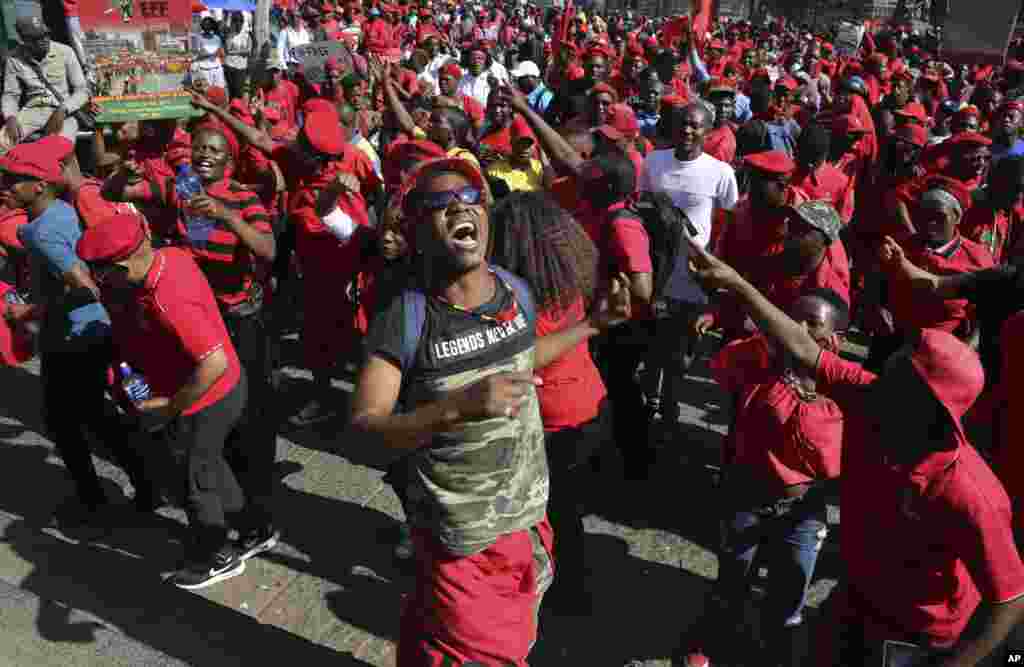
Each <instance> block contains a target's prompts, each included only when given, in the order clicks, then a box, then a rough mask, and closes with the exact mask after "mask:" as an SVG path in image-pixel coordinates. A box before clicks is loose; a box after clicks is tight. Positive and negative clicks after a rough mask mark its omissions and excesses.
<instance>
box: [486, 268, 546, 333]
mask: <svg viewBox="0 0 1024 667" xmlns="http://www.w3.org/2000/svg"><path fill="white" fill-rule="evenodd" d="M491 269H493V270H494V273H495V275H496V276H498V277H499V278H501V279H502V280H504V281H505V282H506V283H508V285H510V286H511V287H512V292H513V296H514V297H515V299H516V301H518V302H519V305H520V307H522V309H523V310H524V311H526V314H527V317H528V319H529V320H530V321H531V322H533V321H535V320H536V319H537V318H536V312H537V307H536V305H534V301H533V290H532V289H530V286H529V284H527V282H526V281H525V280H523V279H522V278H520V277H519V276H517V275H515V274H514V273H512V272H510V271H508V270H506V269H503V268H501V267H500V266H491Z"/></svg>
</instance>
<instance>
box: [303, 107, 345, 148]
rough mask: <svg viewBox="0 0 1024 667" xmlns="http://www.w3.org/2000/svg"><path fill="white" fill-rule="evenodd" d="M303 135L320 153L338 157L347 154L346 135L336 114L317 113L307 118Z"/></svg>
mask: <svg viewBox="0 0 1024 667" xmlns="http://www.w3.org/2000/svg"><path fill="white" fill-rule="evenodd" d="M302 134H303V135H304V136H305V137H306V141H307V142H309V145H310V146H312V147H313V149H314V150H316V151H319V152H320V153H324V154H326V155H333V156H338V155H341V154H342V153H344V152H345V133H344V132H343V131H342V129H341V121H340V120H339V119H338V114H337V113H336V112H335V113H329V112H326V111H317V112H315V113H311V114H310V115H308V116H306V123H305V125H303V126H302Z"/></svg>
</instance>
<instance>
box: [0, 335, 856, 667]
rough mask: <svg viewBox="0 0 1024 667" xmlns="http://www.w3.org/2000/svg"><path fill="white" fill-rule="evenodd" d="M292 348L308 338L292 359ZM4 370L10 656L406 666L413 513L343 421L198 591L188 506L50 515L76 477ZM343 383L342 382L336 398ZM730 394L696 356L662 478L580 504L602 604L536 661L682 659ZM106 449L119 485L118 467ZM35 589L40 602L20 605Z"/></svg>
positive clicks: (26, 395)
mask: <svg viewBox="0 0 1024 667" xmlns="http://www.w3.org/2000/svg"><path fill="white" fill-rule="evenodd" d="M292 348H294V341H292V342H290V343H289V345H288V347H287V348H286V351H285V352H286V355H288V354H291V352H292ZM0 373H2V375H3V377H4V379H3V382H4V383H5V386H6V388H7V391H6V392H5V400H4V402H3V403H4V404H3V405H2V406H0V460H2V461H3V468H2V469H3V470H4V483H3V484H2V485H0V531H2V535H3V539H2V540H0V584H3V583H6V584H8V585H9V587H12V588H10V590H11V591H14V592H17V595H16V594H14V593H13V592H12V593H11V594H10V595H6V596H5V595H4V593H3V590H4V589H0V628H3V629H2V630H0V632H3V633H4V634H3V635H2V636H4V637H5V639H7V640H9V641H0V645H3V644H7V645H8V647H9V648H8V649H7V651H8V652H7V653H6V654H5V653H4V652H3V651H0V664H11V665H29V664H31V665H42V664H65V665H66V664H74V665H103V666H104V667H106V666H107V665H113V664H126V665H129V664H132V665H140V664H142V665H157V664H161V665H162V664H192V665H218V666H220V665H233V664H242V663H243V662H246V663H250V664H251V661H252V660H254V659H259V658H261V657H266V656H268V655H275V657H277V656H281V655H288V656H289V657H292V656H294V657H295V662H296V664H304V665H319V664H325V665H326V664H332V665H337V664H342V665H346V664H351V665H375V666H380V667H383V666H387V665H392V664H393V663H394V645H393V639H394V637H395V636H396V632H397V628H398V608H399V604H400V603H401V600H402V597H403V594H404V591H405V590H406V589H407V587H408V585H409V581H410V580H409V578H408V574H407V572H406V571H405V570H404V568H403V566H402V565H400V564H398V563H396V562H395V561H394V560H393V558H392V557H391V542H392V539H393V536H394V532H395V530H396V526H397V521H398V520H399V519H400V518H401V511H400V509H399V504H398V500H397V498H396V497H395V495H394V493H393V492H392V491H391V489H390V488H389V487H388V486H386V485H385V484H384V483H383V482H382V481H381V477H382V471H381V470H380V468H379V466H380V465H381V463H382V460H374V459H375V458H376V457H374V456H373V455H372V454H373V453H372V452H367V451H363V450H362V449H361V448H360V447H358V445H357V444H356V443H354V442H353V441H352V439H351V438H346V437H345V435H344V433H343V431H341V430H340V427H339V425H338V424H334V425H329V426H327V427H324V428H322V429H319V430H313V429H310V430H304V431H298V432H292V433H286V434H283V435H281V437H279V439H278V458H279V461H280V463H279V472H280V476H281V480H282V486H281V492H280V497H279V511H280V516H281V524H282V529H283V532H284V539H283V544H282V545H281V546H280V547H279V548H278V549H277V550H276V551H275V552H273V553H272V554H269V555H268V556H267V557H265V558H261V559H254V560H253V561H250V564H249V567H248V569H247V571H246V573H245V574H244V575H243V576H240V577H237V578H235V579H232V580H230V581H228V582H226V583H224V584H222V585H220V586H218V587H214V588H213V589H210V590H208V591H204V592H203V593H202V595H196V594H192V593H187V592H183V591H179V590H177V589H174V588H173V587H170V586H168V585H166V584H163V583H162V582H161V580H160V574H161V572H166V571H169V570H171V569H172V568H173V566H174V563H175V561H176V559H177V558H178V556H179V553H180V538H181V522H182V519H183V517H182V515H181V513H180V512H178V511H170V510H167V511H163V512H161V515H160V516H154V517H151V518H140V517H137V516H133V515H132V514H131V513H130V512H129V511H128V510H127V508H125V511H124V512H123V514H124V527H123V529H121V530H119V531H117V533H116V534H115V535H113V536H111V537H110V538H107V539H105V540H103V541H100V542H99V543H95V544H83V543H78V542H77V541H76V540H75V539H74V536H67V535H62V534H60V533H59V532H57V531H56V530H55V529H53V528H48V527H47V521H48V518H49V516H50V515H51V513H52V511H53V509H54V508H55V507H56V506H57V504H58V502H59V500H60V499H61V498H63V497H64V496H65V495H66V494H68V493H69V492H70V484H69V482H68V480H67V477H66V475H65V471H64V470H63V468H62V466H61V464H60V461H59V459H57V458H56V457H55V456H54V454H53V452H52V449H51V445H50V443H49V441H48V440H47V439H46V437H45V436H44V435H43V434H42V427H41V424H40V419H39V415H38V405H39V387H38V378H37V377H36V375H35V373H36V369H35V367H34V366H33V365H31V364H30V365H29V366H28V367H27V368H25V369H0ZM308 382H309V377H308V375H306V374H305V373H303V372H302V371H300V370H298V369H296V368H288V369H287V377H286V382H285V384H284V385H283V388H282V400H281V404H280V405H279V406H277V407H279V408H280V409H281V410H282V411H287V409H288V404H290V403H295V402H298V401H300V400H301V398H302V394H303V392H304V390H305V389H306V387H307V386H308ZM345 389H346V385H345V384H343V383H342V382H338V383H336V387H335V390H336V392H337V398H338V401H339V403H340V402H344V401H345V399H346V396H347V394H346V391H345ZM722 401H723V397H722V395H721V394H720V392H719V391H718V388H717V387H716V385H714V383H713V382H711V381H710V380H708V379H707V377H706V372H705V369H704V367H703V366H702V365H700V364H698V365H697V367H696V368H695V370H694V374H693V375H692V376H691V377H690V378H689V383H688V387H687V403H686V406H685V407H686V410H685V418H684V421H683V423H681V424H680V425H679V428H678V429H676V430H673V431H672V432H670V433H669V434H668V436H667V437H666V438H665V441H664V442H663V443H662V444H661V446H660V449H659V464H658V466H657V468H656V471H657V472H656V473H655V477H654V478H653V479H652V480H651V481H650V482H649V483H647V484H625V483H623V482H621V481H619V475H618V471H617V469H616V466H615V465H614V464H612V465H606V466H604V467H603V469H602V472H601V473H594V479H593V483H592V484H591V486H590V490H591V492H592V493H591V496H590V497H588V498H583V499H581V500H582V501H583V502H584V503H585V505H586V507H587V511H588V515H587V517H586V527H587V531H588V539H587V544H586V547H587V550H588V558H589V561H590V567H591V570H592V578H591V588H592V590H593V593H594V600H595V616H594V617H593V618H590V619H580V620H571V619H557V618H546V619H545V621H544V625H543V627H542V637H541V641H540V642H539V643H538V646H537V647H536V649H535V652H534V656H533V658H532V660H531V664H532V665H534V666H535V667H554V666H555V665H558V666H560V667H561V666H565V665H588V666H591V665H592V666H597V667H619V666H620V665H647V666H651V667H654V666H657V667H667V666H668V665H669V664H670V656H671V654H672V651H673V649H674V647H675V646H676V644H677V642H678V640H679V637H680V633H681V632H682V631H683V630H684V629H685V628H686V626H687V625H688V624H689V623H690V622H691V621H692V620H693V619H694V618H695V617H697V616H698V615H699V614H700V611H701V607H702V599H703V595H704V593H705V592H706V591H707V590H708V587H709V583H710V582H711V581H712V580H713V578H714V576H715V574H716V563H715V559H714V557H713V555H712V553H711V551H710V548H711V547H712V546H713V544H714V542H715V540H716V539H717V528H716V526H715V523H714V521H713V516H712V513H711V509H712V507H713V506H714V488H713V486H712V484H711V476H710V475H709V474H708V472H707V471H706V470H705V469H704V467H703V465H702V463H703V462H704V461H711V460H714V457H715V454H716V452H717V447H718V446H719V442H720V438H721V433H722V432H723V430H724V424H726V423H727V421H728V420H727V413H726V410H725V408H724V406H723V403H722ZM139 446H147V443H140V445H139ZM149 446H151V445H149ZM97 461H98V465H99V466H100V469H101V471H102V473H103V474H104V476H106V477H107V478H108V479H109V489H110V490H111V492H112V493H117V494H120V493H121V492H120V489H119V486H123V485H125V484H126V482H125V480H124V479H123V477H122V475H121V474H120V471H119V470H118V469H116V468H114V467H113V466H111V465H110V464H109V463H107V462H106V461H105V460H103V459H102V458H100V459H98V460H97ZM819 571H820V573H821V575H822V577H823V578H822V579H821V580H820V581H818V582H817V583H816V584H815V587H814V591H813V595H812V604H817V602H818V601H819V600H820V599H821V598H822V597H823V596H824V595H825V594H826V592H827V590H828V589H829V587H830V586H831V585H832V583H833V579H832V576H834V573H835V571H836V565H835V555H834V550H833V549H832V548H829V547H827V548H826V553H825V557H824V558H823V562H822V566H821V568H820V570H819ZM13 587H16V588H13ZM24 594H28V595H30V596H34V597H32V598H31V599H33V600H36V598H38V600H36V602H35V603H33V604H23V603H21V602H20V601H19V600H20V598H19V597H18V595H24ZM5 600H7V601H8V604H5V603H4V601H5ZM9 608H14V609H17V610H18V611H17V612H16V613H15V612H14V611H12V610H11V609H9ZM10 647H13V648H10ZM271 652H273V653H271ZM278 659H279V658H278ZM300 661H301V663H300Z"/></svg>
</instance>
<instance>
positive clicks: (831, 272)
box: [765, 241, 850, 311]
mask: <svg viewBox="0 0 1024 667" xmlns="http://www.w3.org/2000/svg"><path fill="white" fill-rule="evenodd" d="M819 287H827V288H828V289H830V290H832V291H833V292H835V293H836V294H838V295H839V296H840V297H842V299H843V300H844V301H845V302H846V303H847V304H849V303H850V260H849V259H848V258H847V256H846V250H845V249H844V248H843V242H842V241H836V242H835V243H833V244H832V245H831V246H829V247H828V248H827V249H826V250H825V256H824V257H823V258H822V260H821V263H820V264H818V266H817V268H815V269H814V270H813V271H811V272H810V273H805V274H803V275H798V276H780V277H778V278H776V279H775V280H773V281H772V283H771V285H770V286H769V287H767V288H766V289H765V296H766V297H768V300H769V301H771V302H772V303H774V304H775V305H776V306H778V307H779V308H780V309H782V310H784V311H788V310H789V308H790V306H792V305H793V303H794V302H795V301H796V300H797V299H799V298H800V297H801V296H803V295H804V294H807V292H809V291H811V290H813V289H816V288H819Z"/></svg>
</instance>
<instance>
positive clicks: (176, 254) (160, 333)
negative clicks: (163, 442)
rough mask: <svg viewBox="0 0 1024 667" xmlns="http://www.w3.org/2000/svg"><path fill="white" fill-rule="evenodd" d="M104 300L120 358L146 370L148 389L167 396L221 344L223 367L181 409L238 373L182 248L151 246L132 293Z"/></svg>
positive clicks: (212, 395)
mask: <svg viewBox="0 0 1024 667" xmlns="http://www.w3.org/2000/svg"><path fill="white" fill-rule="evenodd" d="M118 302H119V300H117V299H115V300H104V303H105V304H108V305H107V308H108V311H109V313H110V318H111V322H112V323H113V330H114V341H115V343H116V344H117V347H118V352H119V355H120V358H121V359H124V360H125V361H127V362H128V363H130V364H131V365H132V366H133V367H134V368H136V369H137V370H139V371H140V372H141V373H142V374H143V375H145V376H146V380H147V381H148V382H149V386H150V387H151V388H152V390H153V395H154V396H158V397H168V398H170V397H172V396H174V395H175V394H177V393H178V391H179V390H180V389H181V388H182V387H183V386H185V385H186V384H187V383H188V381H189V380H190V378H191V377H192V375H193V373H195V370H196V367H197V366H198V365H199V363H200V362H201V361H202V360H203V359H205V358H206V357H208V356H209V355H211V354H213V353H214V352H216V351H217V350H223V351H224V354H225V355H226V356H227V359H228V368H227V370H226V371H225V372H224V374H223V375H221V376H220V378H218V379H217V381H216V382H214V384H213V386H212V387H210V389H209V391H207V392H206V393H205V394H203V396H202V397H201V398H200V399H199V400H198V401H196V402H195V403H193V404H192V405H191V406H189V407H188V408H187V409H186V410H185V411H184V413H183V414H186V415H191V414H194V413H196V412H199V411H200V410H202V409H203V408H206V407H209V406H210V405H213V404H214V403H216V402H217V401H219V400H220V399H222V398H224V397H225V396H226V395H227V394H228V393H229V392H230V391H231V390H232V389H234V388H235V385H237V384H238V381H239V378H240V377H241V364H240V363H239V361H238V354H237V352H236V351H235V346H234V344H232V342H231V338H230V337H229V336H228V331H227V328H226V327H225V326H224V320H223V319H222V318H221V315H220V309H219V308H218V307H217V301H216V300H215V299H214V297H213V291H212V290H211V289H210V285H209V283H207V281H206V278H205V277H204V276H203V273H202V271H200V270H199V266H198V265H197V264H196V263H195V262H194V261H193V260H192V256H191V255H190V254H189V253H188V251H186V250H183V249H180V248H163V249H161V250H157V251H156V254H155V258H154V260H153V266H152V267H151V268H150V270H149V273H148V274H147V275H146V281H145V283H144V285H143V287H142V289H141V290H139V293H138V296H137V297H136V298H135V300H134V301H132V302H130V303H128V304H120V303H118Z"/></svg>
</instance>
